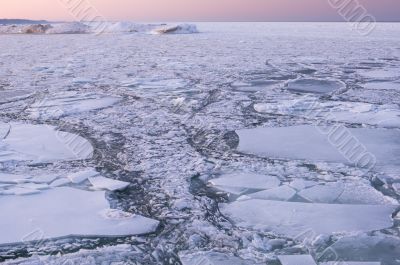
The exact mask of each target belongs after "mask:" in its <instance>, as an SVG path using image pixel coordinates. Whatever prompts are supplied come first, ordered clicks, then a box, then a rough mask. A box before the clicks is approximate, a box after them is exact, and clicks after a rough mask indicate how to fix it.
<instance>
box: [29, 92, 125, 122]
mask: <svg viewBox="0 0 400 265" xmlns="http://www.w3.org/2000/svg"><path fill="white" fill-rule="evenodd" d="M120 100H121V98H118V97H111V96H106V95H102V94H95V93H76V92H67V93H58V94H55V95H53V96H52V97H49V98H45V99H42V100H40V101H38V102H35V103H34V104H32V105H31V106H30V108H29V109H28V110H27V111H28V112H29V113H30V116H31V117H33V118H44V119H46V118H60V117H61V116H65V115H71V114H76V113H82V112H86V111H93V110H99V109H103V108H106V107H109V106H112V105H114V104H116V103H117V102H119V101H120Z"/></svg>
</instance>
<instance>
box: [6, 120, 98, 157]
mask: <svg viewBox="0 0 400 265" xmlns="http://www.w3.org/2000/svg"><path fill="white" fill-rule="evenodd" d="M0 128H2V129H0V131H3V132H4V131H7V130H8V129H7V128H9V133H8V134H7V136H6V137H5V138H3V139H0V162H6V161H31V162H35V163H39V162H42V163H43V162H54V161H58V160H81V159H88V158H91V157H92V154H93V147H92V145H91V144H90V143H89V142H88V141H87V140H86V139H84V138H82V137H80V136H78V135H74V134H72V133H67V132H62V131H57V130H56V129H55V128H54V127H53V126H48V125H31V124H22V123H10V124H5V123H0ZM4 128H5V129H4Z"/></svg>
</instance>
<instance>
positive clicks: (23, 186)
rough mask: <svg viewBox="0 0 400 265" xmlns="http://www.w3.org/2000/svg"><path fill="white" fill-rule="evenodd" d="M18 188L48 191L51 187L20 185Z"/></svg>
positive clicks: (44, 185)
mask: <svg viewBox="0 0 400 265" xmlns="http://www.w3.org/2000/svg"><path fill="white" fill-rule="evenodd" d="M17 187H19V188H25V189H32V190H47V189H49V188H50V186H49V185H47V184H36V183H24V184H19V185H18V186H17Z"/></svg>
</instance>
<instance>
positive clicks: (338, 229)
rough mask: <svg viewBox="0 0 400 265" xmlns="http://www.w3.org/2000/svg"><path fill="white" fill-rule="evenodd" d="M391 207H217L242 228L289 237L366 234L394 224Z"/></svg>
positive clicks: (252, 203) (263, 203)
mask: <svg viewBox="0 0 400 265" xmlns="http://www.w3.org/2000/svg"><path fill="white" fill-rule="evenodd" d="M396 207H397V206H394V205H347V204H319V203H299V202H282V201H271V200H260V199H251V200H241V201H235V202H233V203H230V204H220V210H221V212H222V213H223V214H224V215H225V216H227V217H228V218H230V219H231V220H233V221H234V222H235V224H236V225H238V226H240V227H244V228H250V229H257V230H262V231H271V232H274V233H276V234H279V235H285V236H290V237H296V236H299V235H300V234H302V233H305V232H308V231H312V232H313V233H314V234H315V236H318V235H320V234H328V235H329V234H334V233H345V232H348V233H354V232H368V231H374V230H381V229H384V228H389V227H391V226H392V225H393V220H392V218H391V214H392V213H393V211H394V210H395V209H396Z"/></svg>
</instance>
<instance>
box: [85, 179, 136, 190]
mask: <svg viewBox="0 0 400 265" xmlns="http://www.w3.org/2000/svg"><path fill="white" fill-rule="evenodd" d="M89 182H90V183H91V184H92V185H93V187H94V188H95V189H100V190H109V191H116V190H123V189H126V188H127V187H128V186H129V183H128V182H124V181H119V180H114V179H109V178H105V177H102V176H97V177H89Z"/></svg>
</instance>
